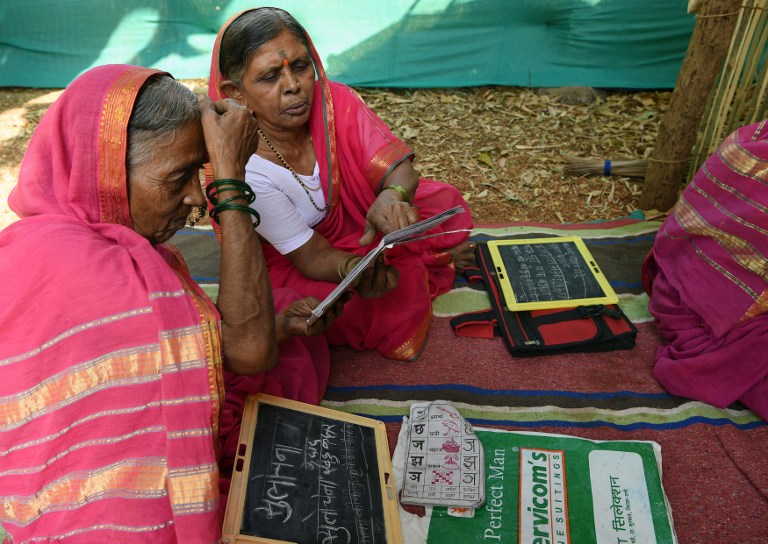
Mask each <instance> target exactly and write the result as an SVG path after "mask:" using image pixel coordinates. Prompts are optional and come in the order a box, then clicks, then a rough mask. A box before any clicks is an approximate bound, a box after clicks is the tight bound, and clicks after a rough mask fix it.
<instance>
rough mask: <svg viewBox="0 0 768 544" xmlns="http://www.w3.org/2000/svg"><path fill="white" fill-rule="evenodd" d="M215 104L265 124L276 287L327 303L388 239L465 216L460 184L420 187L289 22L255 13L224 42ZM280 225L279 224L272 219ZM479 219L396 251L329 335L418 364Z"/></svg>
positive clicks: (264, 175)
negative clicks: (433, 220) (435, 309)
mask: <svg viewBox="0 0 768 544" xmlns="http://www.w3.org/2000/svg"><path fill="white" fill-rule="evenodd" d="M209 96H210V97H211V98H213V99H214V100H217V99H220V98H223V97H232V98H234V99H236V100H237V101H238V102H240V103H241V104H243V105H245V106H247V107H248V108H249V109H250V110H251V111H252V112H253V113H254V116H255V117H256V118H257V119H258V121H259V126H260V129H261V136H262V139H263V144H265V145H262V146H260V148H259V150H258V151H257V153H256V154H254V156H253V157H252V158H251V161H250V162H249V163H248V166H247V169H246V181H247V182H248V184H249V185H250V186H251V187H252V188H253V190H254V192H255V193H256V201H255V203H254V204H253V206H254V207H255V208H256V209H257V210H258V211H259V213H260V214H261V215H262V216H263V217H264V218H265V220H264V221H263V222H262V225H261V226H260V227H259V228H258V229H257V230H258V232H259V234H260V235H261V236H262V237H263V238H264V239H265V240H266V241H267V242H269V244H268V245H265V247H264V254H265V257H266V259H267V265H268V267H269V273H270V278H271V279H272V282H273V285H275V286H290V287H292V288H294V289H296V290H297V291H299V292H300V293H302V294H303V295H311V296H314V297H317V298H320V299H322V298H324V297H325V296H326V295H327V294H328V293H329V292H330V291H331V290H333V289H334V288H335V287H336V285H337V284H338V283H339V282H340V281H341V280H342V279H343V278H344V277H345V276H346V274H347V273H348V272H349V270H350V269H351V268H352V267H353V266H354V264H355V263H356V262H358V261H359V259H360V256H361V255H364V254H365V253H367V252H368V251H369V250H370V249H371V248H372V246H373V245H375V243H377V242H378V241H379V239H380V235H381V233H383V234H386V233H388V232H391V231H392V230H395V229H398V228H402V227H404V226H407V225H409V224H412V223H414V222H416V221H417V220H418V219H419V218H420V217H421V218H427V217H431V216H433V215H435V214H437V213H439V212H442V211H444V210H446V209H448V208H452V207H454V206H457V205H461V206H463V207H464V208H465V209H467V205H466V203H465V202H464V200H463V199H462V197H461V195H460V193H459V191H458V190H457V189H456V188H455V187H453V186H451V185H448V184H445V183H440V182H436V181H433V180H427V179H419V177H418V175H417V173H416V172H415V170H414V169H413V167H412V165H411V161H412V160H413V153H412V152H411V150H410V149H409V148H408V147H407V146H406V145H405V144H404V143H403V142H402V141H401V140H399V139H397V138H396V137H395V136H394V135H393V134H392V132H391V131H390V130H389V128H388V127H387V126H386V125H385V124H384V123H383V122H382V121H381V120H380V119H379V118H378V117H377V116H376V114H375V113H374V112H373V111H371V110H370V109H369V108H368V107H367V106H366V105H365V104H364V103H363V101H362V100H361V99H360V97H359V96H358V95H357V94H356V93H355V92H354V91H353V90H351V89H350V88H348V87H346V86H344V85H341V84H339V83H334V82H331V81H329V80H328V79H327V78H326V76H325V72H324V70H323V67H322V64H321V62H320V58H319V57H318V55H317V53H316V51H315V50H314V47H313V46H312V44H311V41H310V39H309V37H308V36H307V34H306V32H305V31H304V29H303V28H302V27H301V25H299V23H298V22H297V21H296V20H295V19H294V18H293V17H292V16H291V15H290V14H288V13H287V12H285V11H283V10H280V9H277V8H258V9H254V10H248V11H245V12H242V13H240V14H238V15H236V16H234V17H232V18H231V19H230V20H229V21H228V22H227V23H226V24H224V26H223V27H222V28H221V30H220V31H219V35H218V39H217V40H216V45H215V47H214V51H213V57H212V65H211V77H210V85H209ZM267 218H269V220H267ZM471 228H472V219H471V216H470V214H469V213H463V214H459V215H456V216H454V217H453V218H451V219H449V220H448V221H446V222H445V223H443V224H442V225H440V226H439V227H437V229H436V230H434V231H431V233H434V232H446V233H449V234H445V235H442V236H436V237H432V238H429V239H427V240H423V241H420V242H413V243H409V244H404V245H401V246H398V247H395V248H393V249H391V250H389V251H388V252H387V254H386V263H383V262H379V263H377V264H376V266H375V267H374V268H373V269H371V270H369V271H367V273H366V274H365V275H364V277H363V278H362V279H361V280H360V282H359V283H358V284H357V286H356V289H355V290H356V292H357V293H358V294H359V295H360V296H357V297H355V298H353V299H352V300H351V301H350V302H349V303H347V305H346V306H345V309H344V315H343V316H341V317H340V318H339V319H338V320H336V322H335V324H334V326H333V327H331V328H330V329H329V330H328V331H327V332H326V337H327V338H328V340H329V341H330V342H331V343H332V344H348V345H350V346H352V347H353V348H355V349H360V350H368V349H375V350H376V351H378V352H379V353H380V354H381V355H383V356H384V357H387V358H391V359H397V360H412V359H415V358H416V357H418V355H419V353H420V352H421V349H422V348H423V346H424V343H425V341H426V337H427V331H428V329H429V325H430V322H431V317H432V300H433V299H434V298H435V297H436V296H437V295H439V294H441V293H444V292H446V291H448V290H449V289H450V287H451V284H452V282H453V279H454V276H455V268H456V267H462V266H464V265H466V264H467V263H468V262H471V260H472V259H473V252H472V247H471V244H469V243H468V242H467V238H468V231H469V229H471Z"/></svg>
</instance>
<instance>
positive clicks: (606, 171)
mask: <svg viewBox="0 0 768 544" xmlns="http://www.w3.org/2000/svg"><path fill="white" fill-rule="evenodd" d="M603 173H604V174H605V175H606V176H610V175H611V161H610V160H606V161H605V165H603Z"/></svg>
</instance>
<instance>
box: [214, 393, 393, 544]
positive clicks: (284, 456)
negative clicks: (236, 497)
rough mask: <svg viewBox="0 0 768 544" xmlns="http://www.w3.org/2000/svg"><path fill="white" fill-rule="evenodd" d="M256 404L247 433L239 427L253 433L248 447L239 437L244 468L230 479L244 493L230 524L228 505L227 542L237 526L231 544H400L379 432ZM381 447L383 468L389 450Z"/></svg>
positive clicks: (325, 414) (336, 418) (286, 405)
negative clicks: (229, 532) (236, 480)
mask: <svg viewBox="0 0 768 544" xmlns="http://www.w3.org/2000/svg"><path fill="white" fill-rule="evenodd" d="M256 397H260V398H261V400H260V401H256V402H257V407H256V408H255V411H256V415H255V420H254V421H253V425H251V424H248V422H247V421H246V419H245V418H244V421H243V425H244V427H245V426H246V425H247V426H249V427H253V428H252V430H250V429H249V430H248V431H247V432H248V434H249V435H250V436H248V437H247V439H246V437H245V436H243V434H242V433H241V440H240V442H241V446H240V447H241V452H240V453H241V454H242V461H243V463H242V464H240V466H239V467H238V466H237V465H236V472H235V477H238V476H240V477H241V478H242V480H243V481H242V482H239V483H238V485H237V486H236V487H237V488H239V489H241V491H242V492H243V493H242V495H243V497H242V501H241V504H240V505H238V508H237V509H238V510H240V509H241V510H242V512H241V514H238V515H237V516H236V518H237V519H235V515H234V514H233V513H231V511H232V512H233V511H234V510H233V509H232V508H230V506H231V505H228V508H227V514H226V518H227V519H228V520H229V521H225V531H224V533H225V536H226V533H227V529H226V526H227V523H230V524H234V523H235V522H236V523H237V525H238V526H237V533H238V534H237V536H236V538H235V539H234V542H270V541H273V540H274V541H288V542H296V543H299V544H315V543H319V542H345V543H360V544H362V543H365V544H385V543H391V542H396V541H397V542H399V539H398V538H397V537H396V536H395V535H398V536H399V525H398V527H397V530H396V531H394V530H393V528H392V527H391V525H393V523H392V516H393V513H392V508H393V506H395V507H396V503H395V499H394V496H393V495H394V491H393V488H392V487H391V486H389V485H388V484H387V480H388V477H389V473H390V472H391V468H390V466H388V463H386V462H385V463H382V459H381V455H382V453H383V452H382V443H381V440H382V436H383V440H385V441H386V435H385V434H384V435H382V434H381V432H382V431H383V425H382V424H381V423H380V422H377V421H375V420H368V419H366V418H360V417H358V416H352V415H349V414H344V413H342V412H335V411H332V410H328V409H324V408H319V407H314V406H309V405H300V403H293V406H290V405H291V404H292V403H291V401H285V400H284V399H277V401H279V403H278V404H273V403H272V402H271V401H270V398H269V397H267V396H265V395H258V396H256ZM249 400H251V399H249ZM254 400H255V399H254ZM265 400H267V401H268V402H265ZM297 407H298V408H301V409H295V408H297ZM383 447H384V448H385V452H386V453H385V459H386V461H387V462H388V461H389V449H388V447H386V443H384V444H383ZM382 464H386V465H387V466H381V465H382ZM238 473H240V474H238ZM233 484H234V478H233ZM234 487H235V486H234V485H233V490H234ZM230 502H231V499H230ZM231 516H232V517H231ZM395 516H396V510H395ZM230 517H231V519H230ZM233 528H234V527H233Z"/></svg>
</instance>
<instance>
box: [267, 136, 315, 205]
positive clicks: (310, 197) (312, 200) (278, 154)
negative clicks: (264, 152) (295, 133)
mask: <svg viewBox="0 0 768 544" xmlns="http://www.w3.org/2000/svg"><path fill="white" fill-rule="evenodd" d="M258 131H259V135H260V136H261V137H262V138H263V139H264V141H265V142H266V144H267V145H268V146H269V148H270V149H271V150H272V153H274V154H275V155H277V158H278V159H279V160H280V162H281V163H283V166H284V167H285V169H286V170H289V171H290V172H291V174H293V179H295V180H296V181H298V182H299V185H301V188H302V189H304V192H305V193H307V196H308V197H309V201H310V202H311V203H312V205H313V206H314V207H315V209H316V210H317V211H319V212H324V211H325V210H327V209H328V204H327V203H326V205H325V206H324V207H322V208H321V207H319V206H318V205H317V203H316V202H315V199H314V198H312V195H311V194H310V193H309V188H308V187H307V185H306V184H305V183H304V182H303V181H301V178H299V175H298V174H297V173H296V171H295V170H294V169H293V168H291V165H290V164H288V162H286V160H285V159H284V158H283V156H282V155H281V154H280V153H278V151H277V149H275V146H273V145H272V142H270V141H269V138H267V135H266V134H264V131H263V130H261V128H259V129H258Z"/></svg>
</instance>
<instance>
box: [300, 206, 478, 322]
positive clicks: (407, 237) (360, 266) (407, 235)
mask: <svg viewBox="0 0 768 544" xmlns="http://www.w3.org/2000/svg"><path fill="white" fill-rule="evenodd" d="M463 212H464V208H463V207H461V206H456V207H454V208H450V209H448V210H445V211H444V212H440V213H439V214H437V215H433V216H432V217H430V218H428V219H423V220H422V221H419V222H418V223H414V224H413V225H409V226H407V227H403V228H402V229H399V230H396V231H393V232H390V233H389V234H387V235H386V236H384V237H382V239H381V241H380V242H379V245H377V246H376V247H375V248H374V249H372V250H371V251H369V252H368V254H366V256H365V257H363V258H362V260H361V261H360V262H359V263H357V265H355V267H354V268H353V269H352V270H350V271H349V274H347V276H346V277H345V278H344V280H342V282H341V283H339V285H338V286H336V288H335V289H334V290H333V291H331V292H330V293H329V294H328V296H327V297H325V300H323V301H322V302H321V303H320V304H318V305H317V307H316V308H315V309H314V310H312V315H311V316H310V317H309V319H308V320H307V324H308V325H310V326H311V325H312V324H313V323H314V322H315V321H317V320H318V318H320V317H321V316H322V315H323V314H324V313H325V311H326V310H327V309H328V308H330V307H331V306H333V303H334V302H336V301H337V300H338V298H339V297H340V296H341V295H342V294H343V293H344V292H345V291H346V290H347V289H349V288H350V286H351V285H353V284H354V282H355V280H357V278H358V277H359V276H360V274H362V273H363V271H364V270H365V269H366V268H368V266H369V265H370V264H371V263H372V262H373V261H374V260H376V257H378V256H379V255H380V254H381V252H382V251H384V250H385V249H389V248H391V247H394V246H396V245H399V244H404V243H406V242H412V241H414V240H417V239H418V238H417V237H416V235H417V234H422V233H424V232H426V231H428V230H429V229H431V228H434V227H436V226H437V225H439V224H440V223H442V222H443V221H445V220H446V219H448V218H449V217H453V216H454V215H456V214H457V213H463Z"/></svg>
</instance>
